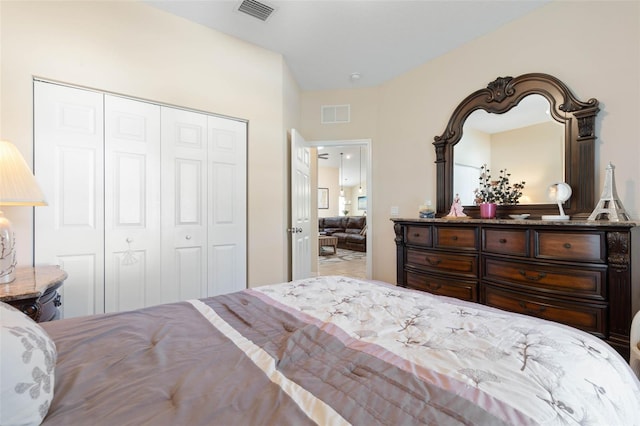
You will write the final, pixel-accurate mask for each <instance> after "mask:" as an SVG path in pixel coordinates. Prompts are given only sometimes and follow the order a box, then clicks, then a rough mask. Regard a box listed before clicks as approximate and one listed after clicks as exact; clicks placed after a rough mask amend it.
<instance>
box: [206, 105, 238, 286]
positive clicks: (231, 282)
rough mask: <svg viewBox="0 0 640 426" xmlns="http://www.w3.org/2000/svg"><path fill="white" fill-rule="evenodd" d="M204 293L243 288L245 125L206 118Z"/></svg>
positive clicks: (218, 118) (232, 121) (215, 118)
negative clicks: (207, 153) (206, 272)
mask: <svg viewBox="0 0 640 426" xmlns="http://www.w3.org/2000/svg"><path fill="white" fill-rule="evenodd" d="M208 130H209V138H208V139H209V156H208V158H209V167H208V172H209V178H208V180H209V185H208V188H209V196H208V203H209V208H208V212H209V214H208V224H209V226H208V240H209V250H208V251H209V259H208V271H209V279H208V289H207V295H208V296H215V295H218V294H225V293H230V292H232V291H237V290H242V289H245V288H246V287H247V273H246V258H247V255H246V251H247V242H246V240H247V231H246V228H247V218H246V205H247V204H246V192H247V189H246V186H247V167H246V161H247V160H246V149H247V125H246V123H243V122H240V121H235V120H230V119H225V118H220V117H212V116H209V117H208Z"/></svg>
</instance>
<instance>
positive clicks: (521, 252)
mask: <svg viewBox="0 0 640 426" xmlns="http://www.w3.org/2000/svg"><path fill="white" fill-rule="evenodd" d="M528 243H529V231H527V230H525V229H490V228H489V229H483V236H482V250H483V251H486V252H488V253H498V254H511V255H514V256H528V255H529V244H528Z"/></svg>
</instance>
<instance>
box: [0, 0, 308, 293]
mask: <svg viewBox="0 0 640 426" xmlns="http://www.w3.org/2000/svg"><path fill="white" fill-rule="evenodd" d="M0 7H1V22H0V23H1V34H0V36H1V48H2V50H1V55H2V56H1V59H2V65H1V68H0V72H1V80H0V83H1V84H0V87H1V90H2V91H1V98H0V101H1V104H0V106H1V111H0V124H1V127H0V129H1V130H2V133H1V135H0V136H1V137H2V138H3V139H8V140H11V141H13V142H14V143H15V144H16V145H17V146H18V148H19V149H20V150H21V151H22V153H23V155H24V156H25V158H26V159H27V161H28V162H29V163H31V160H30V159H31V158H32V105H31V102H32V101H31V100H32V78H33V76H38V77H43V78H46V79H52V80H57V81H61V82H66V83H72V84H76V85H81V86H86V87H90V88H96V89H100V90H104V91H110V92H115V93H121V94H126V95H130V96H134V97H139V98H143V99H148V100H153V101H158V102H163V103H168V104H173V105H177V106H184V107H189V108H194V109H198V110H203V111H207V112H212V113H216V114H222V115H227V116H232V117H238V118H243V119H246V120H248V121H249V142H248V169H249V172H248V175H249V176H248V194H249V196H248V205H249V216H248V239H249V241H248V260H249V271H248V277H249V284H250V286H256V285H260V284H265V283H274V282H281V281H284V280H286V279H287V259H286V256H287V253H288V250H287V247H286V243H287V240H286V237H284V236H285V235H286V233H285V231H286V214H284V213H283V212H285V211H286V210H285V208H286V203H287V199H286V196H285V194H286V185H287V179H286V163H285V161H286V149H285V147H286V145H285V141H286V130H285V129H286V128H288V127H293V126H295V125H297V122H298V120H299V111H300V105H299V100H298V99H299V89H298V88H297V85H296V84H295V81H294V80H293V78H292V77H291V75H290V73H289V72H288V69H287V67H286V65H285V63H284V60H283V58H282V56H281V55H279V54H276V53H274V52H271V51H268V50H265V49H262V48H258V47H256V46H253V45H251V44H248V43H245V42H241V41H239V40H237V39H234V38H232V37H229V36H226V35H224V34H221V33H219V32H216V31H212V30H210V29H207V28H205V27H203V26H200V25H197V24H193V23H191V22H188V21H186V20H184V19H182V18H178V17H176V16H173V15H170V14H168V13H165V12H163V11H160V10H157V9H155V8H152V7H150V6H147V5H145V4H143V3H139V2H129V1H127V2H99V1H91V2H51V1H43V2H35V1H34V2H31V1H29V2H11V1H2V2H0ZM5 210H6V213H7V216H9V217H10V218H11V219H12V221H13V222H14V228H15V231H16V234H17V238H18V263H19V264H21V265H28V264H31V262H32V254H31V252H32V226H31V223H32V217H31V216H32V215H31V209H30V208H25V207H21V208H13V209H9V208H7V209H5ZM265 253H268V256H266V255H265ZM274 265H275V267H274Z"/></svg>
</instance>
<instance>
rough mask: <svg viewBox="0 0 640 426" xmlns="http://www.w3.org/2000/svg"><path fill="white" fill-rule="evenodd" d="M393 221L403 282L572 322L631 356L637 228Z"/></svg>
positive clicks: (638, 302)
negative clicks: (630, 334)
mask: <svg viewBox="0 0 640 426" xmlns="http://www.w3.org/2000/svg"><path fill="white" fill-rule="evenodd" d="M392 220H393V222H394V230H395V234H396V244H397V283H398V285H400V286H403V287H408V288H413V289H417V290H422V291H427V292H430V293H434V294H439V295H444V296H451V297H456V298H459V299H463V300H468V301H473V302H479V303H482V304H484V305H488V306H492V307H496V308H500V309H505V310H508V311H513V312H518V313H522V314H527V315H532V316H536V317H541V318H545V319H548V320H552V321H557V322H560V323H564V324H567V325H571V326H573V327H576V328H579V329H582V330H585V331H587V332H590V333H592V334H594V335H596V336H598V337H600V338H602V339H604V340H605V341H606V342H607V343H609V344H610V345H611V346H613V347H614V348H615V349H616V350H617V351H618V352H619V353H620V354H621V355H622V356H624V357H625V358H626V359H629V331H630V328H631V320H632V318H633V315H634V314H635V313H636V312H637V311H638V310H640V253H634V252H633V250H634V247H635V250H638V251H639V252H640V245H639V244H640V241H638V236H639V235H640V228H638V227H637V225H638V224H636V223H634V222H608V221H606V222H605V221H566V222H548V221H541V220H502V219H490V220H482V219H452V220H449V219H397V218H393V219H392Z"/></svg>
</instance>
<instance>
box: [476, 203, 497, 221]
mask: <svg viewBox="0 0 640 426" xmlns="http://www.w3.org/2000/svg"><path fill="white" fill-rule="evenodd" d="M496 207H497V205H496V204H495V203H482V204H480V218H481V219H493V218H494V217H496Z"/></svg>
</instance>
